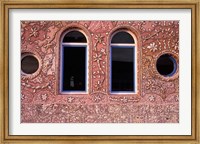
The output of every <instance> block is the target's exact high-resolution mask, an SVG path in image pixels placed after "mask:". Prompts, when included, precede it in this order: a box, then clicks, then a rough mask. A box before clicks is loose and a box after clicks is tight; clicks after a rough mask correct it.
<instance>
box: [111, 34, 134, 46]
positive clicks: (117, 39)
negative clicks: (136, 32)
mask: <svg viewBox="0 0 200 144" xmlns="http://www.w3.org/2000/svg"><path fill="white" fill-rule="evenodd" d="M111 43H129V44H130V43H131V44H133V43H134V39H133V37H132V36H131V35H130V34H129V33H127V32H118V33H116V34H115V35H114V36H113V38H112V41H111Z"/></svg>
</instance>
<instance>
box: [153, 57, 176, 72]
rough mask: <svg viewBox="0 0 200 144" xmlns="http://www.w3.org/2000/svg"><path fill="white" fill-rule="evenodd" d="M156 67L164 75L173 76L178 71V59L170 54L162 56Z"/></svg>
mask: <svg viewBox="0 0 200 144" xmlns="http://www.w3.org/2000/svg"><path fill="white" fill-rule="evenodd" d="M156 67H157V70H158V72H159V73H160V74H161V75H164V76H172V75H173V74H174V73H175V72H176V60H175V59H174V58H173V57H172V56H171V55H169V54H164V55H162V56H160V57H159V58H158V60H157V63H156Z"/></svg>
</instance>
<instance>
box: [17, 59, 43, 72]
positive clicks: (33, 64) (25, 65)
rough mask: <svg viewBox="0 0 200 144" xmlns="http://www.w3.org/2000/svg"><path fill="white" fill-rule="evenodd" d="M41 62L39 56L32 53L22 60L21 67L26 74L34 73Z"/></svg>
mask: <svg viewBox="0 0 200 144" xmlns="http://www.w3.org/2000/svg"><path fill="white" fill-rule="evenodd" d="M38 67H39V62H38V60H37V58H35V57H34V56H32V55H27V56H25V57H23V58H22V60H21V69H22V72H24V73H26V74H33V73H34V72H36V71H37V70H38Z"/></svg>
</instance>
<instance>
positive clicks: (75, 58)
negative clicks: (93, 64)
mask: <svg viewBox="0 0 200 144" xmlns="http://www.w3.org/2000/svg"><path fill="white" fill-rule="evenodd" d="M62 80H63V81H62V84H63V87H62V90H63V91H71V90H72V91H85V90H86V89H85V87H86V47H67V46H65V47H63V79H62Z"/></svg>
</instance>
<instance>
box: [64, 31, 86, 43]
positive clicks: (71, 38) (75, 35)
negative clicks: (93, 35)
mask: <svg viewBox="0 0 200 144" xmlns="http://www.w3.org/2000/svg"><path fill="white" fill-rule="evenodd" d="M63 42H76V43H86V42H87V40H86V38H85V36H84V35H83V34H82V33H81V32H79V31H71V32H69V33H67V34H66V35H65V37H64V38H63Z"/></svg>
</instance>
